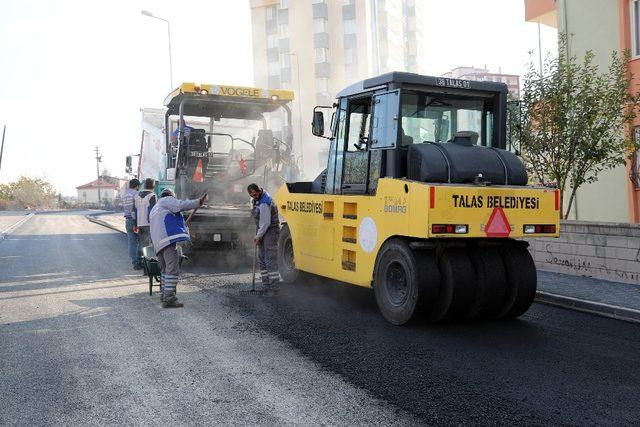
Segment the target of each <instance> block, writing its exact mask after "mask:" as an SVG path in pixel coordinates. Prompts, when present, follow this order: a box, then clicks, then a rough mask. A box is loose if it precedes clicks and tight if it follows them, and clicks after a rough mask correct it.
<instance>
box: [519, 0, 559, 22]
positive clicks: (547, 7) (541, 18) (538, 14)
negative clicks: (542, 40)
mask: <svg viewBox="0 0 640 427" xmlns="http://www.w3.org/2000/svg"><path fill="white" fill-rule="evenodd" d="M524 20H525V21H527V22H536V23H538V24H544V25H547V26H549V27H553V28H558V14H557V7H556V0H524Z"/></svg>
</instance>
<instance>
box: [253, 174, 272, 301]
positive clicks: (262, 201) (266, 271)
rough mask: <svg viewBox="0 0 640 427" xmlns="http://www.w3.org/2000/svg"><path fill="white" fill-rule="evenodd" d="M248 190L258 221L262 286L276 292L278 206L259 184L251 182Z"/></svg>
mask: <svg viewBox="0 0 640 427" xmlns="http://www.w3.org/2000/svg"><path fill="white" fill-rule="evenodd" d="M247 191H248V193H249V195H250V196H251V198H252V199H253V208H252V209H251V215H252V216H253V219H254V220H255V221H256V237H255V244H256V245H257V246H258V260H259V264H260V276H261V277H262V286H263V287H264V289H265V290H266V291H271V292H274V291H277V290H278V283H280V274H278V256H277V250H278V235H279V234H280V222H279V220H278V207H277V206H276V204H275V202H274V201H273V199H272V198H271V196H270V195H269V193H267V192H266V191H264V190H263V189H262V188H260V187H258V185H257V184H250V185H249V186H248V187H247Z"/></svg>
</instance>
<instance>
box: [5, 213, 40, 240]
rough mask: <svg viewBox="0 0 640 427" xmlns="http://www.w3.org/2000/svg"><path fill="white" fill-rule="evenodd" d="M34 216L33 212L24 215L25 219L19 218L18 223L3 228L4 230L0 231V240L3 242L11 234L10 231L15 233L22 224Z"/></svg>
mask: <svg viewBox="0 0 640 427" xmlns="http://www.w3.org/2000/svg"><path fill="white" fill-rule="evenodd" d="M34 215H35V212H32V213H30V214H28V215H26V216H25V217H23V218H21V219H20V220H18V222H16V223H14V224H12V225H10V226H9V227H7V228H5V229H4V230H2V231H1V232H0V240H4V239H5V238H6V236H7V235H8V234H9V233H11V232H12V231H15V230H16V229H17V228H18V227H20V226H21V225H22V224H24V223H25V222H27V221H29V220H30V219H31V218H33V216H34Z"/></svg>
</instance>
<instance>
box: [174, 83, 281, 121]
mask: <svg viewBox="0 0 640 427" xmlns="http://www.w3.org/2000/svg"><path fill="white" fill-rule="evenodd" d="M292 100H293V92H291V91H288V90H274V89H260V88H253V87H244V86H223V85H210V84H195V83H183V84H181V85H180V86H178V88H176V89H175V90H173V91H172V92H171V93H170V94H169V95H168V96H167V97H166V98H165V100H164V105H165V106H166V107H167V109H168V112H167V114H169V115H177V114H179V112H180V104H181V103H182V101H185V102H184V105H183V114H184V115H185V116H199V117H215V118H216V119H220V118H230V119H247V120H259V119H260V118H261V117H262V115H263V114H264V113H268V112H272V111H275V110H277V109H279V108H281V107H282V106H284V105H286V104H288V103H290V102H291V101H292Z"/></svg>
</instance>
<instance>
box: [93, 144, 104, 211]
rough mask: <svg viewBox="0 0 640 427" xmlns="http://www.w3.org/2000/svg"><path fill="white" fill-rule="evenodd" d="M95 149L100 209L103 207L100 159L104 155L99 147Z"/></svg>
mask: <svg viewBox="0 0 640 427" xmlns="http://www.w3.org/2000/svg"><path fill="white" fill-rule="evenodd" d="M94 151H95V152H96V172H97V174H98V181H97V182H98V209H102V197H101V196H100V161H101V160H102V156H100V148H99V147H96V148H95V149H94Z"/></svg>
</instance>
